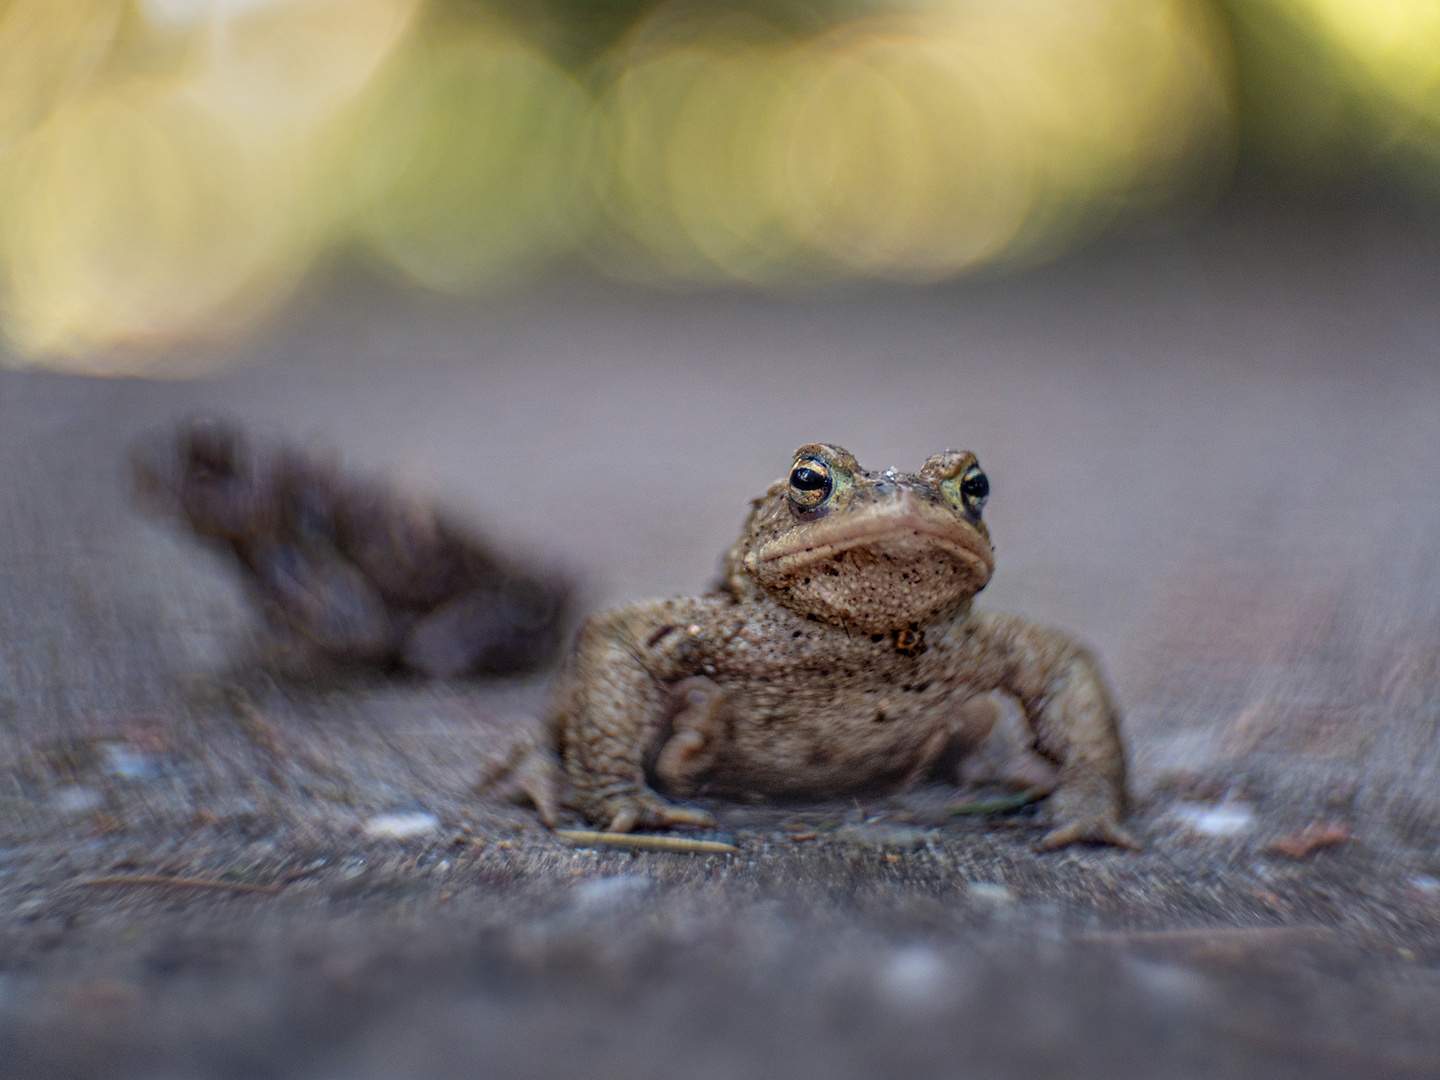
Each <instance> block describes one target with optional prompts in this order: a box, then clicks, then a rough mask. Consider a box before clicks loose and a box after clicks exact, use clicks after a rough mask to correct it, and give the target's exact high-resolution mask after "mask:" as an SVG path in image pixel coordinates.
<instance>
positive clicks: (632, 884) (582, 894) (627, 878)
mask: <svg viewBox="0 0 1440 1080" xmlns="http://www.w3.org/2000/svg"><path fill="white" fill-rule="evenodd" d="M651 884H652V882H651V881H650V879H649V878H648V877H645V876H644V875H642V874H610V875H608V876H606V877H601V878H595V879H594V880H592V881H587V882H585V883H584V884H582V885H577V886H576V887H575V892H574V894H573V895H574V899H575V906H576V907H578V908H583V909H584V910H586V911H603V910H605V909H607V908H613V907H616V906H618V905H620V904H623V903H626V902H627V901H630V900H633V899H638V898H639V897H641V896H643V895H644V894H645V893H647V892H649V891H650V886H651Z"/></svg>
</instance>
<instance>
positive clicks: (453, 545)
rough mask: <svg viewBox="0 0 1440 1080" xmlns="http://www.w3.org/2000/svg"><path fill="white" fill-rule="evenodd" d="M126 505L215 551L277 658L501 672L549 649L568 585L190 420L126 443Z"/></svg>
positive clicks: (316, 462)
mask: <svg viewBox="0 0 1440 1080" xmlns="http://www.w3.org/2000/svg"><path fill="white" fill-rule="evenodd" d="M131 465H132V468H133V470H134V474H135V480H136V490H137V495H138V496H139V497H140V499H141V501H142V503H143V504H144V505H146V506H147V507H148V508H149V509H151V510H154V511H157V512H159V513H161V514H164V515H166V516H169V517H172V518H177V519H179V520H180V521H183V522H184V524H185V525H187V526H188V527H189V528H190V530H191V531H192V532H193V533H194V534H195V535H197V536H198V537H201V538H202V539H205V540H208V541H210V542H212V543H215V544H217V545H219V546H220V547H221V548H222V549H224V550H226V551H228V552H229V553H230V554H231V555H232V556H233V557H234V558H235V560H236V561H237V562H238V563H239V566H240V568H241V570H242V572H243V574H244V576H245V579H246V581H247V583H248V584H249V586H250V588H251V591H252V592H253V593H254V594H255V596H256V598H257V599H258V600H259V601H260V604H261V606H262V608H263V609H264V611H265V613H266V615H267V616H268V617H269V619H270V621H271V623H272V624H273V625H274V626H275V627H276V629H277V630H281V631H284V632H287V633H288V635H289V637H290V639H291V640H290V642H289V643H290V644H292V645H298V646H300V650H299V651H298V652H297V651H296V650H294V649H291V650H290V652H291V657H292V659H293V658H296V657H298V658H300V659H308V658H309V657H311V656H313V657H316V658H319V659H324V660H329V661H343V662H360V663H373V664H380V665H384V666H403V667H405V668H408V669H409V670H411V671H414V672H416V673H419V674H422V675H427V676H431V677H436V678H447V677H453V676H456V675H463V674H492V675H494V674H506V673H510V672H519V671H528V670H532V669H534V668H537V667H541V666H544V665H546V664H548V663H550V662H551V661H552V660H553V659H554V658H555V656H556V655H557V654H558V653H559V651H560V646H561V643H562V641H563V635H564V626H565V617H566V612H567V609H568V605H569V600H570V585H569V583H568V582H567V581H565V580H564V578H563V577H561V576H560V575H558V574H556V573H554V572H550V571H545V570H542V569H537V568H535V567H529V566H524V565H522V564H520V563H519V562H518V561H516V560H514V559H511V558H507V557H505V556H502V555H501V554H500V553H498V552H496V551H495V550H494V549H493V548H492V547H491V546H490V545H489V544H488V543H487V542H486V541H485V540H483V539H482V538H481V537H479V536H478V535H476V534H475V533H474V532H473V531H472V530H470V529H467V528H465V527H464V526H462V525H459V524H457V523H456V522H455V521H454V520H453V519H452V518H450V517H449V516H448V515H447V514H445V513H443V512H441V511H438V510H437V509H436V508H435V507H433V506H432V505H430V504H429V503H427V502H423V501H420V500H416V499H413V498H410V497H407V496H406V495H405V494H403V493H402V492H400V491H398V490H396V489H394V488H392V487H390V486H387V485H385V484H382V483H378V482H376V481H372V480H368V479H363V478H356V477H353V476H350V475H347V474H346V473H344V472H343V471H342V470H341V469H340V468H339V467H338V465H337V464H336V462H334V461H333V460H331V459H330V458H329V457H327V456H324V455H321V454H317V453H313V452H307V451H303V450H299V449H297V448H295V447H293V446H287V445H283V444H282V445H274V446H272V445H266V444H263V443H260V442H257V441H256V440H254V439H251V438H249V437H248V436H246V435H245V433H244V432H243V431H241V430H240V429H239V428H238V427H237V426H235V425H234V424H230V423H226V422H221V421H216V420H212V419H208V418H199V419H195V420H191V421H187V422H185V423H182V424H181V425H180V426H179V429H178V430H177V431H176V432H175V433H173V434H171V433H168V432H167V433H163V434H161V433H157V434H155V435H152V436H150V437H148V438H146V439H142V440H141V441H140V442H139V443H137V444H136V446H135V448H134V451H133V452H132V455H131Z"/></svg>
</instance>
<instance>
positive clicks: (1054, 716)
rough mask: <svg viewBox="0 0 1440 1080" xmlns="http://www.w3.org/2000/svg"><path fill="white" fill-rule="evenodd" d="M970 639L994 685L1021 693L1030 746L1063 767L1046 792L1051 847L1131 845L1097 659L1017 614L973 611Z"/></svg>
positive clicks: (1120, 766)
mask: <svg viewBox="0 0 1440 1080" xmlns="http://www.w3.org/2000/svg"><path fill="white" fill-rule="evenodd" d="M969 629H970V630H971V633H970V636H969V643H970V647H971V648H972V649H978V650H979V652H978V654H972V655H973V656H974V659H975V661H976V662H977V663H978V666H980V667H981V668H983V669H989V670H990V671H993V672H994V673H995V675H996V676H997V677H998V678H997V686H998V688H1000V689H1003V690H1006V691H1008V692H1009V693H1011V694H1013V695H1014V696H1015V697H1016V698H1018V699H1019V701H1020V704H1021V705H1022V706H1023V708H1024V710H1025V715H1026V719H1027V720H1028V721H1029V723H1030V727H1031V730H1033V731H1034V733H1035V748H1036V749H1037V750H1038V751H1039V752H1040V753H1041V754H1042V755H1044V756H1045V757H1046V758H1049V759H1050V760H1051V761H1053V762H1055V763H1056V764H1057V765H1058V766H1059V768H1060V782H1059V786H1058V787H1057V788H1056V790H1055V792H1054V794H1053V795H1051V796H1050V813H1051V817H1052V821H1053V823H1054V827H1053V828H1052V829H1051V830H1050V831H1049V832H1048V833H1046V834H1045V836H1044V837H1042V838H1041V840H1040V844H1039V848H1040V850H1042V851H1049V850H1053V849H1055V848H1059V847H1065V846H1067V845H1069V844H1076V843H1096V844H1113V845H1115V846H1116V847H1125V848H1135V847H1138V846H1139V845H1138V844H1136V842H1135V840H1134V838H1133V837H1132V836H1131V835H1130V833H1129V832H1128V831H1126V829H1125V828H1124V827H1123V826H1122V825H1121V824H1120V819H1121V817H1122V816H1123V815H1124V812H1125V800H1126V796H1125V748H1124V745H1123V744H1122V743H1121V741H1120V714H1119V711H1118V710H1117V709H1116V707H1115V704H1114V702H1113V701H1112V700H1111V697H1110V691H1109V690H1108V688H1107V687H1106V685H1105V677H1104V675H1103V673H1102V672H1101V669H1100V665H1099V663H1098V662H1097V661H1096V659H1095V657H1094V656H1093V655H1091V653H1090V652H1089V651H1088V650H1087V649H1085V648H1084V647H1083V646H1081V645H1079V644H1077V643H1076V642H1075V641H1073V640H1072V639H1071V638H1069V637H1068V636H1066V635H1065V634H1062V633H1061V632H1059V631H1058V630H1052V629H1050V628H1049V627H1045V626H1039V625H1037V624H1035V623H1032V622H1030V621H1028V620H1026V619H1022V618H1019V617H1018V616H1014V615H1003V614H999V613H995V612H984V613H980V614H977V615H975V616H974V617H973V620H972V622H971V623H970V626H969Z"/></svg>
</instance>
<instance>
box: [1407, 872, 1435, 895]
mask: <svg viewBox="0 0 1440 1080" xmlns="http://www.w3.org/2000/svg"><path fill="white" fill-rule="evenodd" d="M1410 886H1411V888H1413V889H1414V890H1415V891H1416V892H1419V893H1424V894H1425V895H1426V896H1434V895H1436V894H1437V893H1440V878H1433V877H1431V876H1430V875H1429V874H1416V875H1415V876H1414V877H1412V878H1411V879H1410Z"/></svg>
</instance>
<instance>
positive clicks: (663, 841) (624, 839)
mask: <svg viewBox="0 0 1440 1080" xmlns="http://www.w3.org/2000/svg"><path fill="white" fill-rule="evenodd" d="M555 835H556V836H559V837H561V838H563V839H565V840H569V841H570V842H571V843H572V844H582V845H589V844H598V845H600V846H602V847H622V848H639V849H641V850H644V851H678V852H682V853H685V854H690V855H738V854H740V849H739V848H737V847H736V846H735V845H734V844H722V843H720V842H719V841H718V840H691V839H689V838H688V837H684V836H647V835H645V834H643V833H642V834H638V835H637V834H635V833H608V832H591V831H590V830H589V829H556V830H555Z"/></svg>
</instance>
